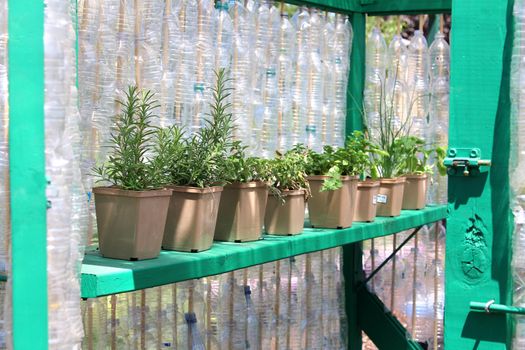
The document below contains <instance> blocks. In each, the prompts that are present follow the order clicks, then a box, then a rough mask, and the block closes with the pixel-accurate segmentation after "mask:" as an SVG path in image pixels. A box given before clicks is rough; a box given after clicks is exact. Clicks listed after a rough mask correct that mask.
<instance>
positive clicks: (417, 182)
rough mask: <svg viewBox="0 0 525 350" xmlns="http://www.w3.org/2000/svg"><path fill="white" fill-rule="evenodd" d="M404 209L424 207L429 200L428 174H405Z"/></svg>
mask: <svg viewBox="0 0 525 350" xmlns="http://www.w3.org/2000/svg"><path fill="white" fill-rule="evenodd" d="M405 178H406V183H405V191H404V194H403V209H423V208H424V207H425V205H426V200H427V183H428V176H427V174H423V175H405Z"/></svg>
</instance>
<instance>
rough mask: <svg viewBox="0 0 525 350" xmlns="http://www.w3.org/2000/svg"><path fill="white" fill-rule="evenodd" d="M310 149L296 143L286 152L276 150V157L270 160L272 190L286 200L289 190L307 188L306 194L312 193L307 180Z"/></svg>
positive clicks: (282, 199)
mask: <svg viewBox="0 0 525 350" xmlns="http://www.w3.org/2000/svg"><path fill="white" fill-rule="evenodd" d="M307 163H308V150H307V148H306V147H305V146H304V145H301V144H298V145H295V146H294V147H293V148H292V149H290V150H289V151H287V152H285V153H284V154H282V153H280V152H276V156H275V158H274V159H272V160H270V161H269V165H270V171H271V176H272V179H271V185H270V192H271V193H272V194H273V195H275V196H276V197H278V198H280V199H281V201H284V197H285V196H286V194H285V192H284V191H287V190H301V189H304V190H305V196H306V197H308V196H309V195H310V186H309V185H308V181H307V180H306V167H307Z"/></svg>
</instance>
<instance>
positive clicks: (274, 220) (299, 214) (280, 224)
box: [264, 190, 305, 236]
mask: <svg viewBox="0 0 525 350" xmlns="http://www.w3.org/2000/svg"><path fill="white" fill-rule="evenodd" d="M283 192H284V194H285V197H284V203H282V202H281V201H280V199H279V198H276V197H275V196H274V195H272V194H270V195H268V203H267V204H266V213H265V216H264V227H265V230H266V233H268V234H271V235H284V236H291V235H297V234H300V233H302V232H303V227H304V209H305V199H304V190H296V191H283Z"/></svg>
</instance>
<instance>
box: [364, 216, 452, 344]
mask: <svg viewBox="0 0 525 350" xmlns="http://www.w3.org/2000/svg"><path fill="white" fill-rule="evenodd" d="M409 233H410V232H408V231H405V232H401V233H398V234H397V235H395V238H394V236H388V237H384V238H379V239H375V240H373V242H372V241H366V242H364V243H363V268H364V270H365V273H366V274H367V275H368V274H370V273H371V272H372V271H373V270H374V269H375V268H377V267H378V266H379V265H380V264H381V263H382V262H383V261H384V260H385V259H386V258H387V257H388V256H389V255H390V254H391V253H392V251H393V246H394V239H395V243H396V246H399V244H400V243H401V242H403V241H404V240H405V239H406V238H407V237H408V236H409ZM445 233H446V230H445V227H444V226H443V225H442V224H441V223H438V224H436V225H433V226H431V227H430V228H428V229H424V230H422V231H420V232H419V234H418V235H417V237H418V239H417V244H416V242H415V241H414V239H412V240H411V241H409V242H408V243H407V244H406V245H405V246H404V247H403V248H402V249H401V250H400V251H399V252H398V253H397V254H396V255H395V257H394V258H393V259H392V260H391V261H390V262H389V263H387V265H385V267H383V269H382V270H380V271H379V273H378V274H377V275H376V276H375V277H374V278H373V279H372V280H371V281H370V282H368V284H369V286H370V287H371V289H372V290H373V291H374V292H375V293H376V294H377V295H378V296H379V298H380V299H381V300H382V301H383V303H384V304H385V305H386V307H387V308H389V309H390V310H392V311H393V313H394V315H395V316H396V317H397V319H398V320H399V321H400V322H401V324H403V325H404V326H405V327H406V328H407V330H408V331H409V332H410V334H411V335H412V337H413V338H414V339H416V340H417V341H419V342H423V343H427V344H428V349H433V350H437V349H443V307H444V300H445V299H444V298H445V295H444V291H445V289H444V264H443V263H444V258H445V255H444V254H445ZM363 348H364V349H367V350H373V349H376V347H375V346H374V345H373V344H372V343H371V342H370V341H369V340H367V339H365V342H364V347H363Z"/></svg>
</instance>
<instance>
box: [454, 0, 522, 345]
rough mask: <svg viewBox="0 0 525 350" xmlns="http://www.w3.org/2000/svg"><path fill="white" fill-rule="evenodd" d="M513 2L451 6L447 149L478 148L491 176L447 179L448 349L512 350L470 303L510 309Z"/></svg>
mask: <svg viewBox="0 0 525 350" xmlns="http://www.w3.org/2000/svg"><path fill="white" fill-rule="evenodd" d="M512 3H513V1H512V0H509V1H503V0H461V1H453V4H452V6H453V7H452V23H453V26H454V29H453V34H452V46H451V57H452V64H451V69H452V71H451V84H450V88H451V89H450V97H451V101H450V113H451V115H450V131H449V140H450V142H449V143H450V147H477V148H480V149H481V156H482V158H486V159H491V160H492V164H493V165H492V167H491V168H490V170H489V172H488V173H485V174H482V175H480V176H475V177H455V176H449V207H450V216H449V219H448V223H447V228H448V232H447V242H446V243H447V244H446V249H447V251H446V274H445V276H446V283H445V288H446V290H445V291H446V292H445V302H446V306H445V349H446V350H457V349H461V350H471V349H476V350H499V349H510V336H509V335H510V322H509V319H508V318H507V317H506V316H505V315H492V314H490V315H489V314H486V313H472V312H469V302H470V301H488V300H491V299H494V300H495V301H496V303H500V304H510V302H511V291H512V288H511V286H512V279H511V276H510V273H509V272H510V261H509V260H510V256H511V253H510V252H511V251H510V239H511V234H512V226H513V225H511V211H510V208H509V174H508V167H509V164H508V160H509V130H510V124H509V119H510V100H509V85H510V84H509V74H510V73H509V71H510V57H511V49H512V6H513V4H512Z"/></svg>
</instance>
